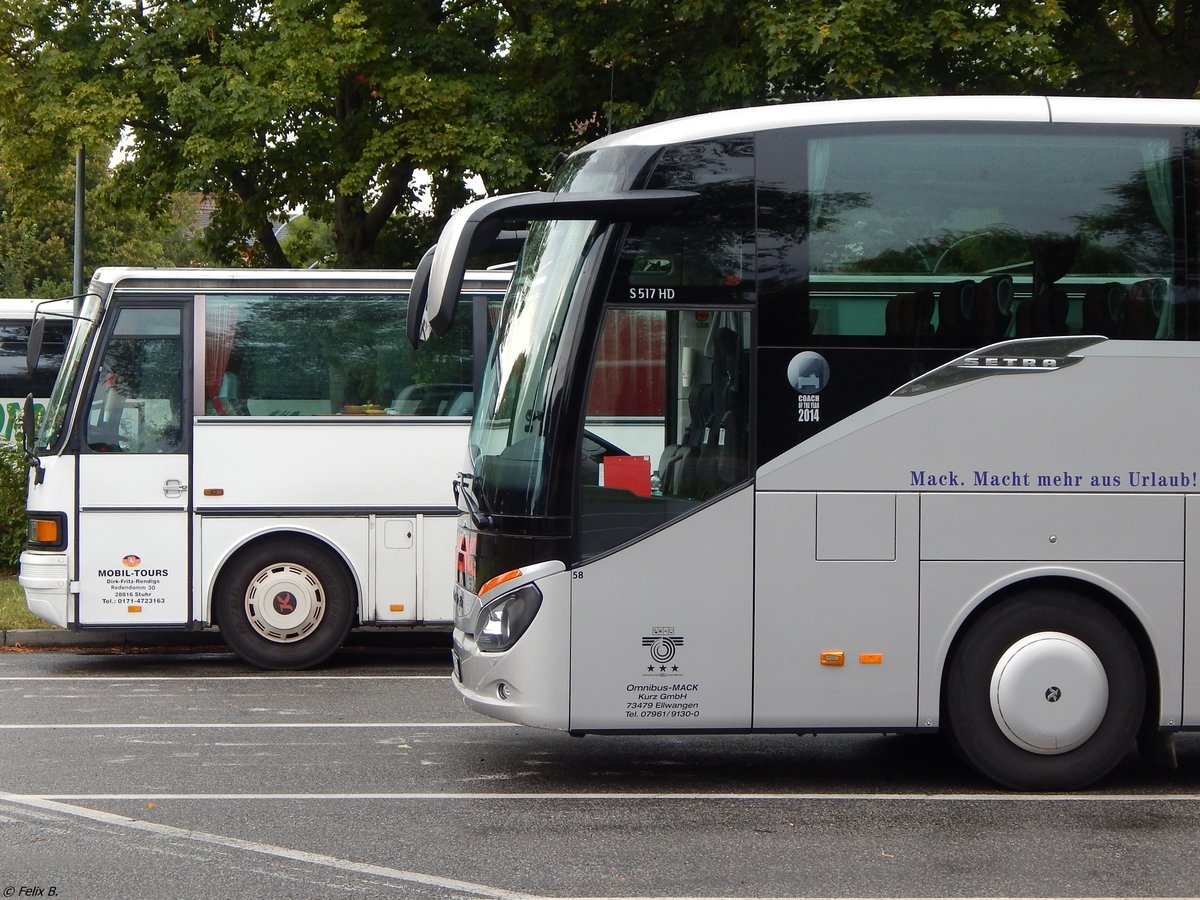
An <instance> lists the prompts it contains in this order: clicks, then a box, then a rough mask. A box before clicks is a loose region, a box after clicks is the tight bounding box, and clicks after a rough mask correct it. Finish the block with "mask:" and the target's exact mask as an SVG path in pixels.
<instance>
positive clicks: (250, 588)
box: [213, 539, 356, 669]
mask: <svg viewBox="0 0 1200 900" xmlns="http://www.w3.org/2000/svg"><path fill="white" fill-rule="evenodd" d="M355 605H356V604H355V593H354V588H353V584H352V582H351V580H350V576H349V574H348V573H347V571H346V568H345V566H344V565H342V562H341V561H340V560H339V559H337V558H335V557H334V556H333V554H332V553H330V552H329V551H328V550H326V549H325V548H323V547H321V546H320V545H318V544H316V543H314V542H310V541H303V540H294V539H275V540H270V541H266V542H264V543H262V544H259V545H257V546H255V547H252V548H251V549H250V550H248V551H246V552H244V553H242V554H240V555H239V556H237V557H236V558H235V559H234V560H233V561H232V562H231V563H230V564H229V565H228V566H226V568H225V570H224V571H223V572H222V573H221V577H220V578H219V579H218V581H217V585H216V591H215V594H214V596H213V606H214V607H215V610H216V614H217V616H216V618H217V625H218V626H219V627H220V629H221V635H222V637H224V639H225V642H226V643H228V644H229V646H230V647H231V648H232V649H233V650H234V651H235V652H236V653H237V654H238V655H239V656H240V657H242V658H243V659H244V660H246V661H247V662H249V663H251V664H253V665H256V666H259V667H260V668H263V669H307V668H311V667H312V666H315V665H318V664H320V663H322V662H324V661H325V660H326V659H328V658H329V656H330V655H332V654H333V653H334V652H335V651H336V650H337V649H338V648H339V647H340V646H341V645H342V643H343V642H344V641H345V640H346V635H347V634H348V633H349V632H350V626H351V625H352V624H353V620H354V608H355Z"/></svg>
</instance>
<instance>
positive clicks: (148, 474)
mask: <svg viewBox="0 0 1200 900" xmlns="http://www.w3.org/2000/svg"><path fill="white" fill-rule="evenodd" d="M190 331H191V316H190V307H187V306H184V305H183V304H179V303H170V302H165V301H164V302H162V303H153V304H152V303H146V302H144V301H143V302H139V303H137V304H122V303H120V301H118V302H117V303H116V304H114V307H113V309H112V312H111V313H110V316H109V326H108V328H107V329H106V331H105V336H104V340H103V342H102V346H101V348H100V351H99V352H98V353H97V355H96V357H95V360H96V364H95V367H94V369H93V371H92V372H91V373H90V377H89V382H88V385H89V386H88V393H87V396H86V399H85V405H84V407H83V409H84V415H85V418H84V420H83V422H82V426H81V428H80V433H79V435H78V439H79V521H78V523H77V528H76V534H77V535H78V540H77V541H76V552H77V554H78V573H79V583H80V593H79V597H80V598H81V599H80V600H79V608H78V609H77V610H76V621H77V622H78V623H79V624H80V625H82V626H85V627H86V626H107V627H112V626H122V627H135V626H138V625H168V624H170V625H179V624H185V623H186V622H187V621H188V610H189V597H188V585H189V574H188V573H189V564H188V557H189V553H188V548H189V537H188V535H189V530H188V523H189V510H190V507H191V499H190V496H191V495H190V492H189V483H190V480H189V455H188V447H189V446H190V443H191V437H190V430H191V429H190V427H189V426H190V422H191V410H190V397H191V391H189V390H187V389H186V385H187V382H188V380H189V379H185V377H184V373H185V372H188V371H190V363H191V360H190V356H191V354H190V353H187V352H185V347H187V346H189V343H188V341H187V338H188V335H189V334H190Z"/></svg>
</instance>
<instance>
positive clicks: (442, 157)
mask: <svg viewBox="0 0 1200 900" xmlns="http://www.w3.org/2000/svg"><path fill="white" fill-rule="evenodd" d="M0 21H3V22H5V23H6V30H7V35H5V37H6V42H5V43H6V49H7V52H8V57H9V58H8V60H6V62H7V63H8V65H7V67H6V69H5V73H4V75H3V78H4V86H3V87H0V110H2V111H3V113H4V119H5V121H7V122H10V123H11V122H16V121H18V120H19V119H20V118H21V116H20V115H19V114H20V113H24V114H25V121H27V122H28V121H33V122H34V123H35V127H36V128H37V129H38V131H39V140H40V141H41V140H47V141H50V140H51V137H50V136H53V140H52V141H51V142H57V143H58V144H59V145H60V146H62V145H65V146H72V143H71V142H70V141H69V140H64V136H65V137H68V138H69V137H75V136H79V135H82V134H84V133H88V134H93V133H96V132H98V133H99V134H100V135H103V136H104V137H106V138H107V139H109V140H113V139H114V138H115V137H116V135H117V134H119V133H121V132H122V131H123V132H124V134H125V135H126V138H127V143H128V147H129V150H130V154H129V157H128V159H127V161H126V162H124V163H122V164H120V165H118V166H117V169H116V180H117V182H118V183H119V184H120V185H121V186H122V189H123V191H124V192H125V195H126V197H127V198H129V199H130V200H131V201H133V200H136V201H137V202H139V203H140V204H141V205H142V206H143V207H144V208H149V207H150V205H152V204H155V203H159V204H161V203H162V201H163V198H166V197H169V196H171V195H172V194H174V193H176V192H179V191H194V192H200V193H203V194H205V195H207V196H210V197H212V198H214V199H215V201H216V209H215V211H214V213H213V217H212V220H211V222H210V225H209V227H208V228H207V230H206V232H205V240H206V243H207V246H208V250H209V252H210V253H211V254H212V255H213V256H214V257H215V258H217V259H219V260H221V261H225V262H238V261H244V260H245V259H246V257H247V256H250V257H251V259H250V261H251V262H265V263H269V264H275V265H284V264H287V262H288V260H287V259H286V258H285V256H284V254H283V251H282V248H280V246H279V244H278V242H277V241H276V239H275V236H274V223H275V222H277V221H279V220H280V219H281V218H282V217H283V215H284V212H285V210H288V209H294V208H297V207H302V208H304V209H305V210H306V211H307V212H308V214H309V215H310V216H311V217H313V218H316V219H319V220H322V221H326V222H329V223H330V224H331V225H332V228H333V239H334V244H335V246H336V249H337V257H338V259H337V261H338V263H339V264H341V265H348V266H363V265H375V264H381V265H398V264H401V263H411V262H413V261H414V260H413V259H412V256H413V255H414V254H415V253H417V252H418V250H417V247H416V246H413V247H410V248H407V249H406V250H405V249H402V248H398V247H397V246H396V242H394V241H391V242H389V241H388V240H387V239H386V237H385V232H386V231H387V229H389V227H390V228H393V229H396V228H397V227H398V226H403V227H402V228H401V229H400V230H404V228H407V231H408V232H409V236H410V238H412V232H414V231H418V230H421V228H423V229H424V232H426V234H424V235H422V240H421V241H420V244H422V245H423V244H424V243H425V242H426V241H427V240H428V236H429V234H430V233H431V229H432V227H433V222H434V220H435V219H438V218H439V217H440V216H442V215H443V214H444V212H445V211H446V210H447V209H449V208H453V206H455V205H458V204H459V203H461V202H462V200H463V198H464V196H465V191H464V189H463V187H462V183H463V179H464V175H465V174H467V173H478V174H481V175H483V176H485V177H494V178H495V179H496V181H497V183H498V184H500V185H501V186H504V185H506V184H508V183H511V182H512V181H513V180H514V179H513V175H514V173H516V172H521V171H523V170H524V168H525V166H526V163H525V161H524V160H514V159H510V158H508V154H507V153H506V151H505V137H504V129H503V123H502V122H500V121H499V119H498V117H497V116H496V115H495V114H494V112H495V106H496V103H497V102H498V101H497V98H496V97H495V92H494V90H493V88H494V86H495V84H496V79H497V74H496V73H497V66H498V64H499V63H500V61H501V57H500V56H499V55H498V48H499V42H500V36H501V31H502V23H503V21H504V16H503V14H502V12H501V11H500V10H499V8H498V7H497V6H495V5H494V4H492V3H489V2H486V0H480V2H469V0H468V2H463V3H460V4H444V3H439V2H428V0H424V2H423V0H400V2H393V0H335V2H325V0H269V2H256V0H181V2H174V3H163V4H154V5H150V4H147V3H144V2H133V3H129V2H124V0H94V2H92V3H90V4H86V3H83V2H79V3H76V2H71V0H51V2H45V0H12V2H11V3H10V9H9V10H8V11H7V12H6V13H5V14H4V15H3V17H2V18H0ZM85 104H86V109H85V108H84V107H85ZM51 108H53V109H54V110H56V115H54V116H51V115H49V114H48V111H49V110H50V109H51ZM42 110H45V111H47V114H45V115H36V116H32V118H31V115H32V114H31V111H42ZM418 170H424V171H427V172H430V173H432V177H433V184H432V188H431V195H432V196H431V197H429V198H421V197H419V196H418V188H417V187H416V186H415V184H414V175H415V174H416V173H417V171H418ZM421 199H426V200H427V202H426V204H425V205H426V207H427V208H428V210H429V212H427V213H426V214H425V215H424V219H420V218H418V219H417V220H416V221H415V225H414V222H413V221H406V219H411V216H408V217H405V216H400V217H396V216H395V215H394V214H395V213H396V212H397V211H398V210H400V209H405V210H412V209H414V208H417V207H418V200H421ZM247 237H251V238H253V243H252V245H251V244H250V243H249V242H248V241H247ZM412 243H413V244H416V243H417V241H416V239H415V238H412ZM380 246H384V247H387V248H388V250H389V251H391V252H392V253H396V254H399V256H400V257H402V258H394V257H392V256H391V255H390V254H389V258H382V257H381V254H380V253H379V252H378V249H377V248H378V247H380ZM404 257H407V258H404Z"/></svg>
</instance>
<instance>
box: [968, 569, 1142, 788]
mask: <svg viewBox="0 0 1200 900" xmlns="http://www.w3.org/2000/svg"><path fill="white" fill-rule="evenodd" d="M944 702H945V706H944V710H945V717H946V720H947V725H948V731H949V737H950V741H951V743H952V744H953V745H954V746H955V748H956V749H957V750H958V751H959V753H960V754H961V755H962V756H963V758H964V759H966V761H967V762H968V763H970V764H971V765H972V766H973V767H974V768H976V769H977V770H978V771H980V772H981V773H982V774H984V775H986V776H987V777H989V778H991V779H992V780H994V781H997V782H999V783H1000V784H1002V785H1004V786H1005V787H1009V788H1013V789H1015V790H1073V789H1076V788H1081V787H1084V786H1085V785H1088V784H1090V783H1092V782H1093V781H1095V780H1096V779H1098V778H1101V777H1102V776H1104V775H1105V774H1107V773H1108V772H1109V771H1110V770H1111V769H1112V768H1113V767H1114V766H1115V765H1116V764H1117V763H1118V762H1119V761H1120V760H1121V758H1122V757H1123V756H1124V755H1125V754H1126V752H1128V751H1129V750H1130V749H1131V748H1132V747H1133V746H1134V740H1135V738H1136V736H1137V732H1138V728H1139V726H1140V725H1141V723H1142V715H1143V711H1144V709H1145V704H1146V677H1145V671H1144V668H1143V665H1142V660H1141V656H1140V654H1139V653H1138V649H1137V645H1136V644H1135V643H1134V641H1133V638H1132V637H1131V636H1130V634H1129V632H1128V631H1127V630H1126V629H1125V627H1124V626H1123V625H1122V624H1121V623H1120V622H1119V621H1118V620H1117V618H1116V616H1114V615H1113V614H1112V613H1110V612H1109V611H1108V610H1107V609H1105V608H1104V607H1102V606H1100V605H1099V604H1097V603H1094V602H1092V601H1090V600H1088V599H1086V598H1084V597H1082V596H1079V595H1077V594H1072V593H1069V592H1066V591H1060V590H1050V589H1038V590H1033V591H1029V592H1027V593H1024V594H1021V595H1019V596H1016V597H1014V598H1012V599H1011V600H1007V601H1004V602H1002V603H1000V604H999V605H998V606H996V607H994V608H992V609H991V610H989V611H988V612H986V613H984V615H983V616H982V617H980V619H979V620H978V621H977V622H975V623H974V624H973V625H971V626H970V630H969V631H968V632H967V633H966V635H965V636H964V637H963V639H962V641H961V642H960V643H959V645H958V646H957V648H956V649H955V651H954V653H953V656H952V658H951V660H950V663H949V667H948V675H947V678H946V684H945V690H944Z"/></svg>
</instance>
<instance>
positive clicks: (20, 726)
mask: <svg viewBox="0 0 1200 900" xmlns="http://www.w3.org/2000/svg"><path fill="white" fill-rule="evenodd" d="M522 727H523V726H521V725H514V724H513V723H512V722H95V723H92V724H87V723H85V722H58V723H55V722H24V723H21V722H0V731H57V730H63V731H70V730H75V731H78V730H80V729H83V730H93V731H94V730H96V729H106V730H109V729H117V730H120V729H132V730H135V731H136V730H141V729H145V730H151V729H157V730H162V729H178V728H185V729H186V728H522Z"/></svg>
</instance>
